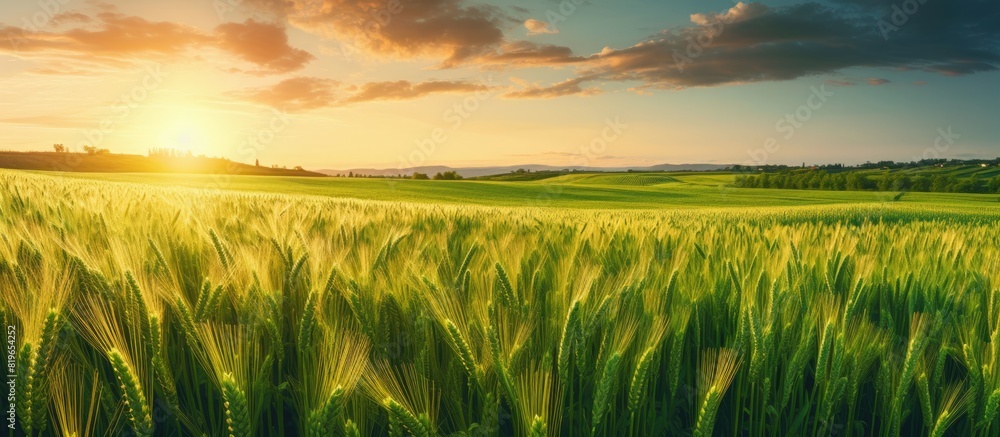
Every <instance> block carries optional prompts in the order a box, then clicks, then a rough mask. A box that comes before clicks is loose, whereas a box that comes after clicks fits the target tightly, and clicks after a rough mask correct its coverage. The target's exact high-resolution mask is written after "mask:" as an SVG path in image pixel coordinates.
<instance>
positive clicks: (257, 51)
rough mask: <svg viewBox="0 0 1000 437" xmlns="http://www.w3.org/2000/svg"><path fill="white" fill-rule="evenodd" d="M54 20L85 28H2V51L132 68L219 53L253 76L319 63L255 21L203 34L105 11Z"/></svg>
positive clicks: (282, 31) (281, 30)
mask: <svg viewBox="0 0 1000 437" xmlns="http://www.w3.org/2000/svg"><path fill="white" fill-rule="evenodd" d="M53 19H54V20H57V21H60V22H62V23H83V24H84V25H83V26H82V27H75V28H72V29H68V30H64V31H29V30H26V29H22V28H18V27H0V36H6V39H7V40H8V41H9V42H10V44H0V51H10V52H13V53H17V54H19V55H21V56H25V57H34V58H35V59H41V60H44V61H46V62H48V63H52V62H53V60H56V61H60V62H75V61H79V60H81V58H83V59H86V64H89V65H92V64H93V63H94V62H99V63H103V64H105V65H109V66H122V65H123V64H124V65H125V66H127V65H129V64H130V62H131V61H133V60H135V59H136V58H138V57H142V58H143V59H144V60H149V59H150V58H151V57H161V58H162V59H157V60H160V61H169V60H171V59H180V58H181V56H182V55H184V54H186V53H188V52H189V51H192V50H198V49H202V50H204V49H216V50H222V51H224V52H226V53H229V54H231V55H233V56H235V57H237V58H239V59H241V60H244V61H247V62H250V63H252V64H254V65H255V66H257V67H258V70H255V71H251V73H254V74H276V73H287V72H290V71H295V70H298V69H301V68H302V67H303V66H304V65H305V64H306V63H308V62H309V61H312V60H313V59H315V58H314V57H313V55H311V54H310V53H309V52H306V51H304V50H300V49H296V48H294V47H291V46H290V45H289V44H288V37H287V35H286V33H285V29H284V28H282V27H280V26H278V25H275V24H270V23H261V22H257V21H254V20H247V21H246V22H244V23H226V24H223V25H220V26H218V27H217V28H216V30H215V32H204V31H201V30H199V29H197V28H194V27H191V26H185V25H182V24H178V23H172V22H162V21H160V22H156V21H149V20H146V19H144V18H141V17H135V16H128V15H123V14H119V13H116V12H100V13H98V14H97V15H96V16H95V17H94V18H93V19H91V18H90V17H89V16H86V15H83V14H80V13H78V12H72V13H64V14H60V15H57V16H56V17H54V18H53ZM81 63H82V61H81Z"/></svg>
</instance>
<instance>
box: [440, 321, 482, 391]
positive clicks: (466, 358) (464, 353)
mask: <svg viewBox="0 0 1000 437" xmlns="http://www.w3.org/2000/svg"><path fill="white" fill-rule="evenodd" d="M444 324H445V328H446V329H447V330H448V335H449V337H450V338H451V341H452V345H453V346H454V347H455V348H456V350H457V351H458V357H459V359H460V360H461V362H462V367H463V368H465V372H466V373H467V374H468V376H469V385H470V386H471V385H475V384H478V374H479V372H478V370H477V367H476V361H475V359H473V356H472V349H471V348H470V347H469V343H468V342H466V341H465V337H464V336H463V335H462V332H461V331H459V330H458V327H457V326H455V323H453V322H452V321H451V320H450V319H448V320H445V321H444Z"/></svg>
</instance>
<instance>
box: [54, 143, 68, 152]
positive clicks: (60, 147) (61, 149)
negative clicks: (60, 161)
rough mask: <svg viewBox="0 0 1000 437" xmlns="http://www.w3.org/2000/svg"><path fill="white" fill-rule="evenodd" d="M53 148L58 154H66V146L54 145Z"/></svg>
mask: <svg viewBox="0 0 1000 437" xmlns="http://www.w3.org/2000/svg"><path fill="white" fill-rule="evenodd" d="M52 148H53V149H55V150H56V153H66V146H64V145H62V144H53V145H52Z"/></svg>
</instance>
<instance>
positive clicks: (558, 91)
mask: <svg viewBox="0 0 1000 437" xmlns="http://www.w3.org/2000/svg"><path fill="white" fill-rule="evenodd" d="M589 80H593V78H591V77H577V78H573V79H568V80H564V81H562V82H559V83H557V84H554V85H552V86H548V87H539V86H529V87H527V88H525V89H524V90H521V91H513V92H510V93H507V94H504V95H503V96H502V97H504V98H507V99H551V98H553V97H562V96H572V95H580V96H593V95H597V94H600V93H601V90H600V89H599V88H596V87H592V88H584V87H582V86H581V84H582V83H583V82H586V81H589Z"/></svg>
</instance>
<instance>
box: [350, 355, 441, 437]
mask: <svg viewBox="0 0 1000 437" xmlns="http://www.w3.org/2000/svg"><path fill="white" fill-rule="evenodd" d="M361 383H362V385H363V386H364V389H365V393H366V394H368V396H369V397H370V398H371V399H372V400H373V401H375V402H378V403H379V404H381V405H382V406H384V407H386V408H389V405H388V404H387V402H388V401H390V400H391V401H392V402H393V403H396V404H398V405H399V406H401V408H402V409H403V410H405V411H407V412H409V413H410V415H411V416H413V417H424V418H426V421H425V422H421V423H425V424H426V427H425V428H426V429H427V430H428V432H434V428H435V427H434V424H435V423H436V417H437V408H438V400H439V397H440V394H439V393H438V391H437V390H436V389H435V388H434V386H433V384H432V382H431V381H430V380H429V379H427V378H426V377H424V376H422V375H420V374H419V373H418V372H417V370H416V369H415V368H414V367H413V366H412V365H404V366H402V369H401V370H399V371H397V370H396V369H394V368H393V367H392V366H390V365H389V363H387V362H385V361H376V362H375V363H373V364H372V365H371V367H370V368H369V370H368V371H367V372H365V373H364V376H363V377H362V379H361ZM399 419H400V420H401V419H403V418H402V417H399Z"/></svg>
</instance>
